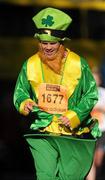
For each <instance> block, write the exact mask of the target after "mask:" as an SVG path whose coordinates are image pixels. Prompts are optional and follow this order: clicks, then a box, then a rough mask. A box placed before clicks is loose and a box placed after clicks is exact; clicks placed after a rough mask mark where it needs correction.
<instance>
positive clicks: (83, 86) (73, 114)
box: [60, 60, 98, 129]
mask: <svg viewBox="0 0 105 180" xmlns="http://www.w3.org/2000/svg"><path fill="white" fill-rule="evenodd" d="M81 63H82V64H81V71H82V75H81V79H80V80H79V83H78V85H77V87H76V89H75V92H74V93H73V95H72V97H71V98H70V100H69V110H68V111H67V112H66V113H64V115H63V119H62V116H61V118H60V119H61V120H62V122H63V123H64V124H65V123H66V124H65V125H69V126H70V127H71V129H73V128H76V127H78V125H80V124H81V122H83V121H85V120H87V118H88V117H89V115H90V112H91V110H92V108H93V107H94V105H95V104H96V102H97V100H98V91H97V87H96V82H95V80H94V78H93V75H92V73H91V71H90V68H89V66H88V65H87V63H86V62H85V61H84V60H82V62H81ZM64 117H66V118H65V119H64ZM67 119H68V121H67Z"/></svg>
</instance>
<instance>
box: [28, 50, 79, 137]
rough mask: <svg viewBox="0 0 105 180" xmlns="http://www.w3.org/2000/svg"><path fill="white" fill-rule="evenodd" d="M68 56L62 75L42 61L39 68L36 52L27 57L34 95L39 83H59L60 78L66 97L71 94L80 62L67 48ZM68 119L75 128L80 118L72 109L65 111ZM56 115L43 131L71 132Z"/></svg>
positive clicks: (77, 75)
mask: <svg viewBox="0 0 105 180" xmlns="http://www.w3.org/2000/svg"><path fill="white" fill-rule="evenodd" d="M67 51H68V56H67V58H66V62H65V66H64V71H63V77H62V75H58V74H56V73H55V72H54V71H52V70H51V69H50V68H49V67H48V66H46V65H45V64H43V63H42V68H41V60H40V58H39V56H38V54H35V55H34V56H32V57H31V58H29V60H28V63H27V76H28V80H29V81H30V83H31V85H32V88H33V90H34V91H35V94H36V97H37V98H38V88H39V85H40V84H41V83H43V82H45V83H51V84H60V82H61V79H62V83H61V84H62V85H63V86H65V87H66V88H67V96H68V98H69V97H70V96H71V95H72V94H73V92H74V90H75V88H76V86H77V84H78V82H79V79H80V77H81V62H80V57H79V56H78V55H77V54H75V53H74V52H71V51H70V50H68V49H67ZM63 65H64V64H63ZM42 69H43V72H44V80H43V75H42ZM65 116H67V117H68V118H69V119H70V125H71V128H72V129H73V128H75V127H77V126H78V125H79V124H80V120H79V118H78V117H77V115H76V113H75V112H73V111H67V112H66V113H65ZM59 123H60V122H58V119H57V117H56V116H54V117H53V119H52V122H51V124H50V125H49V126H47V127H46V128H44V130H43V131H48V132H54V133H57V134H71V132H70V128H67V127H65V126H64V125H61V124H59Z"/></svg>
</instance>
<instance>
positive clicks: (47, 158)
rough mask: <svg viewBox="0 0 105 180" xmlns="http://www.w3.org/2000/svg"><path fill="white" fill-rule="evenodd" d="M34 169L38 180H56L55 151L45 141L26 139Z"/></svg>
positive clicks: (56, 155)
mask: <svg viewBox="0 0 105 180" xmlns="http://www.w3.org/2000/svg"><path fill="white" fill-rule="evenodd" d="M26 140H27V142H28V144H29V147H30V150H31V153H32V156H33V159H34V164H35V168H36V175H37V179H38V180H56V179H57V178H56V173H57V157H58V154H57V151H56V150H55V149H54V148H53V147H52V146H51V145H50V143H49V142H48V141H47V140H46V139H44V138H43V139H40V138H36V139H35V138H27V139H26Z"/></svg>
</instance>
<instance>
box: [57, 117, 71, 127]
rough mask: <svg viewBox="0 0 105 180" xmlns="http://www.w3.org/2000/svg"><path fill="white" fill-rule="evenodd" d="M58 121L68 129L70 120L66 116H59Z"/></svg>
mask: <svg viewBox="0 0 105 180" xmlns="http://www.w3.org/2000/svg"><path fill="white" fill-rule="evenodd" d="M59 120H60V121H61V122H62V124H64V125H65V126H69V127H70V120H69V119H68V118H67V117H66V116H60V117H59Z"/></svg>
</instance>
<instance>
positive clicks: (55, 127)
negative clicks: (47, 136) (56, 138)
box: [40, 116, 72, 135]
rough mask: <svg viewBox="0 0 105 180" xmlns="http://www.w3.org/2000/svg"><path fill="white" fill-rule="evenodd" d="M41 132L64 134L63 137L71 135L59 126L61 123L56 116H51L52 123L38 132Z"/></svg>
mask: <svg viewBox="0 0 105 180" xmlns="http://www.w3.org/2000/svg"><path fill="white" fill-rule="evenodd" d="M40 131H41V132H50V133H53V134H57V135H60V134H65V135H71V134H72V133H71V132H70V129H69V128H67V127H66V126H64V125H63V124H61V121H60V120H58V118H57V116H53V119H52V122H51V123H50V125H49V126H47V127H45V128H44V129H43V130H40Z"/></svg>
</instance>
